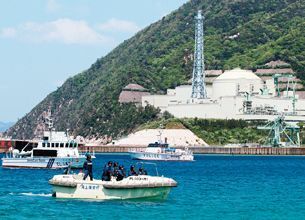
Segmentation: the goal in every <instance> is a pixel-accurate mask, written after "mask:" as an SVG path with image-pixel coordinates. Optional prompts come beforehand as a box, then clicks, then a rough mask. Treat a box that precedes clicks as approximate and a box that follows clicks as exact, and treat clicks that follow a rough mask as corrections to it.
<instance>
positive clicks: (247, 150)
mask: <svg viewBox="0 0 305 220" xmlns="http://www.w3.org/2000/svg"><path fill="white" fill-rule="evenodd" d="M176 148H179V147H176ZM90 149H92V150H94V151H95V152H96V153H127V152H128V151H131V150H134V151H136V150H141V149H145V147H143V146H135V147H131V146H108V145H105V146H94V147H90ZM189 149H190V150H192V151H193V152H194V154H229V155H305V147H298V148H297V147H291V148H288V147H285V148H283V147H282V148H280V147H238V148H237V147H221V146H212V147H189Z"/></svg>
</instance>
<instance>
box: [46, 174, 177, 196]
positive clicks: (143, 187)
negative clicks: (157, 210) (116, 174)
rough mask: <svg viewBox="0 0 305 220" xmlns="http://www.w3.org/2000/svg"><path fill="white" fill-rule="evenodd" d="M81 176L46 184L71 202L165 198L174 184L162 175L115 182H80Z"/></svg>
mask: <svg viewBox="0 0 305 220" xmlns="http://www.w3.org/2000/svg"><path fill="white" fill-rule="evenodd" d="M83 176H84V174H83V173H79V174H68V175H55V176H54V177H53V178H52V179H51V180H49V184H51V185H52V186H53V194H52V195H53V197H57V198H74V199H94V200H109V199H140V198H155V199H166V198H167V196H168V194H169V192H170V190H171V188H172V187H176V186H177V182H176V181H175V180H173V179H171V178H166V177H163V176H161V177H160V176H149V175H139V176H129V177H126V178H124V179H123V180H120V181H117V180H116V179H115V178H112V179H111V181H103V180H96V179H93V181H90V180H89V178H87V179H86V180H83Z"/></svg>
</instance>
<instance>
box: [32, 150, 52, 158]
mask: <svg viewBox="0 0 305 220" xmlns="http://www.w3.org/2000/svg"><path fill="white" fill-rule="evenodd" d="M33 156H34V157H57V150H39V149H34V150H33Z"/></svg>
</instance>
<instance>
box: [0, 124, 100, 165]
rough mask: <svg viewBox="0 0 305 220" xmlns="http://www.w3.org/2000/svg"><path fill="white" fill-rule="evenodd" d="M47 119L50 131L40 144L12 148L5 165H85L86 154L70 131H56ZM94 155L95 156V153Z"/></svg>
mask: <svg viewBox="0 0 305 220" xmlns="http://www.w3.org/2000/svg"><path fill="white" fill-rule="evenodd" d="M46 121H47V124H48V127H49V131H44V133H43V138H42V139H41V140H39V141H38V144H37V145H36V146H33V145H31V147H29V146H28V145H26V146H25V147H23V148H22V149H14V148H10V150H9V152H8V153H7V154H6V156H5V157H3V158H2V166H3V167H7V168H46V169H59V168H65V167H68V166H70V167H71V168H81V167H82V166H83V164H84V162H85V160H86V154H85V153H84V154H81V153H80V152H79V150H78V142H77V141H76V140H75V139H74V138H72V137H70V136H69V135H68V131H67V132H62V131H55V130H54V129H53V123H52V120H51V119H50V118H48V120H46ZM29 143H30V142H29ZM86 153H88V152H86ZM92 157H93V158H94V155H92Z"/></svg>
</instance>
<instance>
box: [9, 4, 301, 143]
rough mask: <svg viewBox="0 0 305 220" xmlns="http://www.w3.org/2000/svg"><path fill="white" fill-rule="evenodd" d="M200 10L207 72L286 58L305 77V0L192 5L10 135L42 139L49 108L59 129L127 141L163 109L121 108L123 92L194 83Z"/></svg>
mask: <svg viewBox="0 0 305 220" xmlns="http://www.w3.org/2000/svg"><path fill="white" fill-rule="evenodd" d="M198 9H202V10H203V13H204V16H205V23H204V25H205V58H206V60H205V63H206V68H207V69H228V68H234V67H237V66H240V67H242V68H253V67H255V66H257V65H262V64H264V63H266V62H268V61H270V60H277V59H280V60H283V61H286V62H288V63H290V64H291V65H292V68H293V69H294V70H295V71H296V72H297V73H298V75H299V77H300V78H301V79H303V80H304V79H305V75H304V73H303V71H304V69H305V34H304V30H305V0H268V1H265V0H230V1H229V0H192V1H190V2H188V3H186V4H184V5H183V6H181V7H180V8H179V9H178V10H176V11H174V12H172V13H171V14H169V15H167V16H165V17H163V18H162V19H161V20H160V21H158V22H156V23H153V24H151V25H150V26H148V27H146V28H145V29H143V30H142V31H140V32H138V33H137V34H136V35H135V36H134V37H132V38H130V39H129V40H126V41H124V42H123V43H122V44H120V45H119V46H118V47H117V48H115V49H114V50H113V51H111V52H110V53H109V54H108V55H107V56H105V57H102V58H100V59H98V60H97V61H96V62H95V63H94V64H92V66H91V67H90V68H89V69H88V70H86V71H84V72H82V73H79V74H77V75H75V76H74V77H71V78H69V79H67V81H66V82H65V83H64V84H63V85H62V86H61V87H60V88H58V89H57V90H56V91H54V92H53V93H51V94H49V95H48V96H47V97H46V98H45V99H44V100H43V101H42V102H41V103H39V104H38V105H37V106H36V107H34V108H33V110H32V111H31V112H29V113H28V114H27V115H25V116H24V117H23V118H22V119H20V120H19V121H18V122H17V123H16V124H15V125H14V126H13V127H12V128H11V129H9V131H8V133H7V134H8V135H10V136H13V137H15V138H16V137H18V138H31V137H33V136H35V134H36V132H37V126H38V125H39V124H40V123H41V115H42V113H43V111H46V110H47V109H48V108H51V110H52V112H53V117H54V124H55V126H56V128H57V129H66V128H69V129H70V131H72V132H73V133H74V134H80V135H83V136H86V137H96V136H107V137H117V136H121V135H124V134H126V133H128V132H130V131H131V130H132V129H133V128H135V127H136V126H137V125H139V124H142V123H144V122H146V121H149V120H153V119H154V118H156V117H157V114H158V111H157V110H155V109H153V108H151V107H147V108H146V109H142V108H136V107H135V106H134V105H131V104H123V105H122V104H119V102H118V97H119V93H120V91H121V89H122V88H123V87H124V86H126V85H127V84H128V83H138V84H140V85H142V86H144V87H145V88H147V89H149V90H150V92H152V93H162V92H164V91H165V90H166V89H167V88H170V87H174V86H176V85H180V84H183V83H186V82H187V80H188V79H189V78H190V77H191V73H192V61H191V60H190V55H191V54H192V53H193V47H194V16H195V14H196V13H197V10H198ZM237 33H239V37H237V38H234V39H230V38H229V36H232V35H235V34H237Z"/></svg>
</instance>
